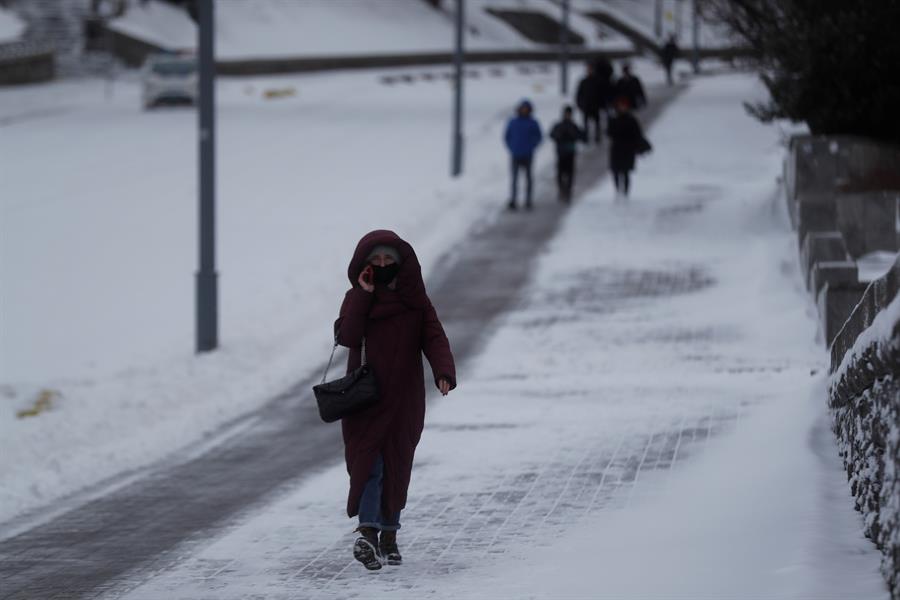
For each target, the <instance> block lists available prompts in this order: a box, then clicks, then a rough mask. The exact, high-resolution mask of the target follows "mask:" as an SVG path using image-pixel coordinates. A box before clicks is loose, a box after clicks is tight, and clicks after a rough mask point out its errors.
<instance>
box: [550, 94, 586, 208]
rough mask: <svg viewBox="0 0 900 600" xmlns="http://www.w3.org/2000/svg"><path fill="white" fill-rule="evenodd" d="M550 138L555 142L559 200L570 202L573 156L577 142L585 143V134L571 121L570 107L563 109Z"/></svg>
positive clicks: (573, 178) (573, 165)
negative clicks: (560, 118)
mask: <svg viewBox="0 0 900 600" xmlns="http://www.w3.org/2000/svg"><path fill="white" fill-rule="evenodd" d="M550 138H551V139H552V140H553V141H554V142H556V185H557V186H558V187H559V200H560V201H561V202H570V201H571V200H572V186H573V185H574V184H575V154H576V151H577V146H578V142H587V134H586V133H585V131H584V130H583V129H582V128H581V127H579V126H578V125H577V124H576V123H575V121H574V120H573V119H572V107H571V106H565V107H563V114H562V121H560V122H558V123H557V124H556V125H554V126H553V129H551V130H550Z"/></svg>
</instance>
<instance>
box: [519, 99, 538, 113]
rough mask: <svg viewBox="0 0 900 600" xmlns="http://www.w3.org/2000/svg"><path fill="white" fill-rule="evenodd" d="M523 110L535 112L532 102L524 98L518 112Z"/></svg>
mask: <svg viewBox="0 0 900 600" xmlns="http://www.w3.org/2000/svg"><path fill="white" fill-rule="evenodd" d="M523 108H527V109H528V110H529V111H531V112H534V106H532V104H531V100H529V99H528V98H522V100H521V101H520V102H519V106H518V107H517V108H516V110H517V111H518V110H522V109H523Z"/></svg>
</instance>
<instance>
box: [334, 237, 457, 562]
mask: <svg viewBox="0 0 900 600" xmlns="http://www.w3.org/2000/svg"><path fill="white" fill-rule="evenodd" d="M347 275H348V277H349V278H350V283H351V285H352V286H353V287H352V288H351V289H350V290H349V291H348V292H347V294H346V295H345V296H344V303H343V304H342V305H341V313H340V317H339V318H338V320H337V321H336V322H335V324H334V328H335V335H336V336H337V341H338V343H339V344H341V345H342V346H347V347H348V348H350V357H349V359H348V362H347V370H348V372H350V371H352V370H353V369H356V368H357V367H359V365H360V364H361V361H362V346H363V343H365V357H366V361H367V362H368V364H369V365H370V367H371V368H372V371H373V372H374V374H375V380H376V381H377V383H378V393H379V402H378V404H377V405H375V406H374V407H372V408H370V409H368V410H366V411H364V412H362V413H358V414H356V415H353V416H350V417H345V418H344V419H343V420H342V421H341V425H342V428H343V434H344V457H345V459H346V461H347V471H348V472H349V473H350V494H349V496H348V498H347V515H348V516H350V517H354V516H356V515H359V529H358V530H357V531H359V533H360V537H359V538H358V539H357V540H356V542H355V543H354V547H353V555H354V556H355V557H356V559H357V560H359V561H360V562H362V563H363V565H365V567H366V568H367V569H380V568H381V565H382V560H386V561H387V563H388V564H400V562H401V557H400V552H399V551H398V549H397V542H396V538H397V530H398V529H399V528H400V511H401V510H403V508H404V507H405V506H406V492H407V489H408V487H409V479H410V474H411V472H412V464H413V456H414V454H415V450H416V444H418V443H419V437H420V436H421V434H422V428H423V426H424V422H425V378H424V373H423V367H422V353H423V352H424V354H425V356H426V358H428V362H429V363H430V364H431V370H432V372H433V373H434V382H435V385H436V386H437V387H438V389H439V390H440V391H441V393H442V394H444V395H447V393H448V392H449V391H450V390H452V389H453V388H455V387H456V368H455V366H454V363H453V354H452V353H451V352H450V343H449V342H448V341H447V336H446V335H445V334H444V328H443V327H442V326H441V322H440V321H439V320H438V317H437V313H436V312H435V310H434V306H432V304H431V300H429V298H428V295H427V294H426V293H425V284H424V282H423V281H422V270H421V267H420V266H419V261H418V259H417V258H416V253H415V251H414V250H413V249H412V246H410V245H409V244H408V243H406V242H405V241H403V240H402V239H400V237H399V236H398V235H397V234H396V233H394V232H392V231H385V230H378V231H373V232H371V233H368V234H366V235H365V236H364V237H363V238H362V239H361V240H360V241H359V244H358V245H357V246H356V251H355V252H354V253H353V260H352V261H351V262H350V268H349V269H348V271H347ZM379 531H380V532H381V539H380V540H379V539H378V532H379Z"/></svg>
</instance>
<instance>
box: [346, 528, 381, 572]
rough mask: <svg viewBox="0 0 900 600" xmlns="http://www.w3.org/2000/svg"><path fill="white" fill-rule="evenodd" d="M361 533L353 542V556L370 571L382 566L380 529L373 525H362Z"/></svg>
mask: <svg viewBox="0 0 900 600" xmlns="http://www.w3.org/2000/svg"><path fill="white" fill-rule="evenodd" d="M357 531H358V532H359V533H360V534H361V535H360V536H359V537H358V538H356V541H355V542H354V543H353V558H355V559H356V560H358V561H359V562H361V563H362V564H363V566H364V567H365V568H367V569H368V570H370V571H377V570H378V569H380V568H381V566H382V565H381V556H379V554H378V530H376V529H373V528H371V527H360V528H359V529H357Z"/></svg>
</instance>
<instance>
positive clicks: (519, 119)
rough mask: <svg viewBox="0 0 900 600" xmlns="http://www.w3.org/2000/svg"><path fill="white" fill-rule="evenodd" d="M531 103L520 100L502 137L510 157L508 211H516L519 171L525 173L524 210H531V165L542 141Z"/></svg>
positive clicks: (539, 126)
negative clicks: (510, 178) (510, 186)
mask: <svg viewBox="0 0 900 600" xmlns="http://www.w3.org/2000/svg"><path fill="white" fill-rule="evenodd" d="M533 110H534V109H533V107H532V105H531V102H529V101H528V100H522V101H521V102H520V103H519V106H518V107H517V108H516V116H514V117H513V118H512V119H510V120H509V122H508V123H507V124H506V132H505V134H504V136H503V139H504V141H505V142H506V147H507V149H508V150H509V153H510V155H512V193H511V195H510V198H509V209H510V210H516V209H517V208H518V207H517V205H516V203H517V201H518V180H519V171H524V172H525V208H526V209H528V210H531V207H532V203H531V184H532V178H531V163H532V159H533V157H534V151H535V150H536V149H537V147H538V145H540V143H541V140H542V139H543V137H544V136H543V134H542V133H541V125H540V123H538V122H537V120H536V119H535V118H534V117H532V116H531V113H532V112H533Z"/></svg>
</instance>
